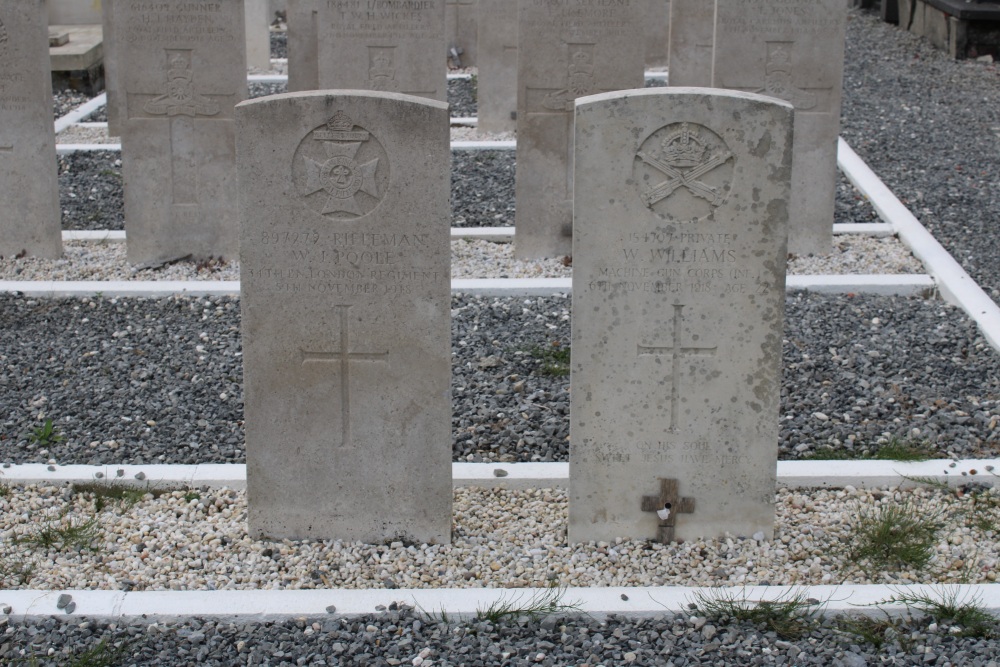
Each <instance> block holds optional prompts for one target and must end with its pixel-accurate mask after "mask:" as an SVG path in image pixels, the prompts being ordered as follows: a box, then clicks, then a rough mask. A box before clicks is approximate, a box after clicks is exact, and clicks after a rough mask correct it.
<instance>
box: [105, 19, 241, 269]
mask: <svg viewBox="0 0 1000 667" xmlns="http://www.w3.org/2000/svg"><path fill="white" fill-rule="evenodd" d="M112 12H113V17H112V20H113V21H114V24H115V42H116V43H115V55H116V56H117V58H118V81H119V84H120V88H119V93H120V94H121V95H122V96H123V99H122V101H121V104H122V106H121V107H120V108H121V109H122V110H123V118H122V120H121V125H122V172H123V177H124V182H125V228H126V231H127V232H128V259H129V261H130V262H132V263H133V264H156V263H159V262H163V261H169V260H173V259H177V258H181V257H186V256H188V255H190V256H191V259H194V260H198V259H200V258H208V257H222V258H223V259H227V260H228V259H235V257H236V254H237V245H238V239H239V230H238V219H237V210H236V208H237V207H236V162H235V160H236V154H235V150H236V144H235V135H234V129H235V128H234V123H233V107H234V106H235V105H236V103H237V102H240V101H241V100H243V99H244V98H245V97H246V92H247V84H246V58H245V53H244V48H245V46H246V42H245V36H244V35H245V33H244V24H243V2H242V1H241V0H219V1H217V2H196V3H162V2H161V3H150V2H125V1H123V0H116V2H115V3H114V7H113V8H112Z"/></svg>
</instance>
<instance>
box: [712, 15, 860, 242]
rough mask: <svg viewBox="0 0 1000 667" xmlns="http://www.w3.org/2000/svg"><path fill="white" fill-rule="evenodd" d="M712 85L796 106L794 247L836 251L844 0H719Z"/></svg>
mask: <svg viewBox="0 0 1000 667" xmlns="http://www.w3.org/2000/svg"><path fill="white" fill-rule="evenodd" d="M716 8H717V9H716V11H717V13H716V26H715V52H714V60H713V64H712V82H713V83H712V85H713V86H714V87H717V88H730V89H734V90H745V91H751V92H757V93H761V94H763V95H770V96H773V97H777V98H780V99H783V100H786V101H788V102H791V103H792V104H793V105H794V106H795V153H794V155H795V156H794V162H795V164H794V168H793V170H792V172H793V176H792V201H791V206H790V209H789V214H790V223H789V228H788V251H789V252H791V253H793V254H795V255H804V254H809V253H814V254H822V253H828V252H830V245H831V242H832V238H833V209H834V198H835V196H836V186H837V136H838V134H839V132H840V100H841V91H842V88H843V78H844V35H845V32H846V28H847V7H846V6H845V4H844V2H843V0H749V1H748V0H718V2H717V3H716Z"/></svg>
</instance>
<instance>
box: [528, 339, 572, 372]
mask: <svg viewBox="0 0 1000 667" xmlns="http://www.w3.org/2000/svg"><path fill="white" fill-rule="evenodd" d="M528 354H530V355H531V356H532V357H533V358H535V359H538V360H539V361H541V362H542V366H541V368H540V369H539V370H540V372H541V374H542V375H546V376H548V377H566V376H567V375H569V360H570V351H569V347H564V346H563V345H562V344H561V343H560V342H559V341H552V344H551V345H547V346H540V345H536V346H535V347H532V348H530V349H529V350H528Z"/></svg>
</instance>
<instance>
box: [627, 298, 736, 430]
mask: <svg viewBox="0 0 1000 667" xmlns="http://www.w3.org/2000/svg"><path fill="white" fill-rule="evenodd" d="M683 324H684V306H683V305H680V304H674V321H673V329H674V331H673V342H672V343H671V344H670V345H669V346H664V345H643V344H642V343H639V344H638V345H637V348H638V350H637V354H638V356H639V357H643V356H652V357H661V356H669V357H670V358H671V369H670V429H669V430H670V432H672V433H676V432H677V431H678V429H679V424H680V422H679V418H680V414H679V413H680V401H681V398H680V378H681V359H682V358H684V357H692V356H694V357H714V356H715V353H716V351H717V350H718V346H716V345H712V346H707V345H696V344H694V343H692V344H689V345H684V344H683V343H682V342H681V341H682V332H681V328H682V326H683ZM657 363H659V360H658V359H657Z"/></svg>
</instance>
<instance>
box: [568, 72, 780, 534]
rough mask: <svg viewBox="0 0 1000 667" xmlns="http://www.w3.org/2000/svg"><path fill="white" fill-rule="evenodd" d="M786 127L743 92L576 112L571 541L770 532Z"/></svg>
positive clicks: (662, 95) (610, 103) (623, 98)
mask: <svg viewBox="0 0 1000 667" xmlns="http://www.w3.org/2000/svg"><path fill="white" fill-rule="evenodd" d="M791 124H792V109H791V107H790V106H789V105H788V104H787V103H785V102H781V101H778V100H774V99H772V98H766V97H763V96H760V95H752V94H750V93H741V92H730V91H713V90H709V89H704V88H668V89H659V90H646V91H634V92H633V91H630V92H627V93H620V94H615V93H613V94H607V95H598V96H594V97H588V98H585V99H583V100H578V102H577V111H576V186H575V189H574V192H575V200H574V208H575V215H576V219H575V228H574V235H573V344H572V350H573V355H572V365H571V370H572V384H573V392H572V396H571V420H572V421H571V446H570V515H569V537H570V540H571V541H573V542H581V541H591V540H612V539H614V538H616V537H624V538H632V539H642V538H647V539H655V538H657V537H658V538H659V539H661V540H666V541H669V540H672V539H691V538H695V537H698V536H706V537H715V536H719V535H722V534H723V533H725V532H729V533H732V534H734V535H745V536H749V535H752V534H754V533H757V532H763V533H764V534H765V535H768V536H770V535H771V534H772V532H773V521H774V491H775V488H774V482H775V471H776V466H777V455H778V408H779V402H780V389H781V339H782V326H783V312H784V299H785V258H786V253H785V241H786V229H787V223H788V196H789V181H790V178H791V163H792V154H791V152H792V146H791V141H792V132H791ZM665 502H669V503H671V507H665V506H664V504H665ZM657 512H659V513H660V516H657ZM661 528H662V529H661Z"/></svg>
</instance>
